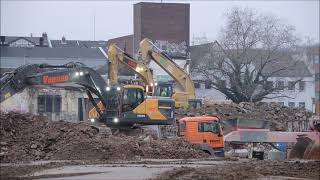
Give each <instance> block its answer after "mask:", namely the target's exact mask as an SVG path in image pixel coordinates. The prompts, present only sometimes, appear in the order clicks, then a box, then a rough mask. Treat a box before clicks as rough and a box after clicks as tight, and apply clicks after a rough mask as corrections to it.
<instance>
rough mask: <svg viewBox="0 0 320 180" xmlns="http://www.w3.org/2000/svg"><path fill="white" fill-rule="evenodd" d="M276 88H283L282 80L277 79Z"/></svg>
mask: <svg viewBox="0 0 320 180" xmlns="http://www.w3.org/2000/svg"><path fill="white" fill-rule="evenodd" d="M277 89H278V90H283V89H284V81H277Z"/></svg>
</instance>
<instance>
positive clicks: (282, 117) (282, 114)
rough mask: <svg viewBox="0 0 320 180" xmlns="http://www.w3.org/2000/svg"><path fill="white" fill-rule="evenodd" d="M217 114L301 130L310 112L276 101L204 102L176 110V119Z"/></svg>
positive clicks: (223, 116)
mask: <svg viewBox="0 0 320 180" xmlns="http://www.w3.org/2000/svg"><path fill="white" fill-rule="evenodd" d="M199 115H218V117H219V118H220V119H221V120H227V119H234V118H238V119H245V120H265V121H270V122H271V129H272V130H283V131H285V130H290V131H302V130H304V128H306V127H305V126H306V124H307V121H308V119H309V118H310V117H311V115H312V113H311V112H308V111H306V110H305V109H303V108H291V107H286V106H281V105H279V104H277V103H262V102H259V103H239V104H235V103H228V104H212V103H211V104H208V103H207V104H206V105H205V106H204V107H203V108H200V109H193V110H191V109H189V110H177V111H176V117H177V119H179V118H181V117H185V116H199Z"/></svg>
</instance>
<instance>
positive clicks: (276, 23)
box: [192, 8, 303, 103]
mask: <svg viewBox="0 0 320 180" xmlns="http://www.w3.org/2000/svg"><path fill="white" fill-rule="evenodd" d="M294 32H295V29H294V27H292V26H290V25H285V24H283V23H281V21H280V20H279V19H278V18H276V17H274V16H270V15H263V14H258V13H256V12H255V11H254V10H251V9H247V8H246V9H241V8H234V9H232V10H231V11H230V13H228V14H227V22H226V24H225V26H224V27H223V28H222V30H221V32H220V36H219V41H215V42H214V43H212V44H211V46H210V52H209V53H207V54H206V55H205V56H204V57H203V59H202V62H201V63H198V64H197V65H195V68H194V69H193V70H192V71H193V72H196V73H198V74H201V75H202V77H204V78H205V79H206V80H210V81H211V83H212V84H213V86H214V88H216V89H217V90H219V91H220V92H222V93H223V94H225V95H226V97H227V98H229V99H231V100H232V101H234V102H236V103H239V102H257V101H261V100H262V99H264V98H268V97H269V96H268V95H270V94H275V93H278V92H279V90H282V89H283V88H285V87H284V86H283V85H278V86H273V85H272V84H271V83H270V79H271V78H272V77H275V76H280V77H281V74H283V73H284V72H288V71H290V70H293V69H295V68H297V67H298V66H297V65H301V63H300V62H299V61H296V60H295V58H294V56H293V55H294V54H293V52H295V48H296V47H297V46H296V45H297V43H298V38H297V37H296V36H295V35H294ZM298 72H299V73H297V74H296V76H297V77H302V74H301V73H303V69H301V70H298ZM300 80H301V78H297V79H296V80H295V81H294V84H295V83H297V82H298V81H300ZM294 84H291V86H292V85H294ZM279 96H286V95H279ZM279 96H278V97H279Z"/></svg>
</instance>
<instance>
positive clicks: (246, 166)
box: [154, 160, 320, 180]
mask: <svg viewBox="0 0 320 180" xmlns="http://www.w3.org/2000/svg"><path fill="white" fill-rule="evenodd" d="M259 178H260V179H263V178H267V179H290V178H306V179H316V180H319V179H320V161H256V160H255V161H246V162H226V163H224V164H219V165H214V166H210V167H201V168H194V167H181V168H175V169H173V170H170V171H167V172H164V173H162V174H161V175H159V176H158V177H156V178H154V179H156V180H161V179H168V180H169V179H170V180H171V179H223V180H238V179H259Z"/></svg>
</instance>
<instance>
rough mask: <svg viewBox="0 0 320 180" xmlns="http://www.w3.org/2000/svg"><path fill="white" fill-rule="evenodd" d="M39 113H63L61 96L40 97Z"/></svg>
mask: <svg viewBox="0 0 320 180" xmlns="http://www.w3.org/2000/svg"><path fill="white" fill-rule="evenodd" d="M38 112H39V113H46V112H51V113H52V112H55V113H58V112H61V96H60V95H39V96H38Z"/></svg>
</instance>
